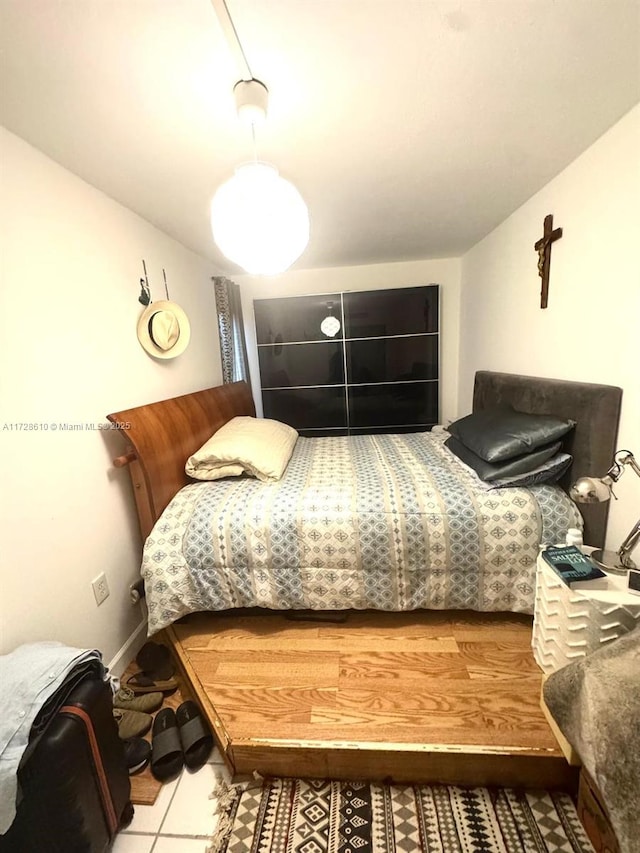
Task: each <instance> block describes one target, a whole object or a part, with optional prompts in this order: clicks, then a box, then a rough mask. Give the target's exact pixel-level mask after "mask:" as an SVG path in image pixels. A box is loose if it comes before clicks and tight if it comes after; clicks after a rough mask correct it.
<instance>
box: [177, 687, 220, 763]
mask: <svg viewBox="0 0 640 853" xmlns="http://www.w3.org/2000/svg"><path fill="white" fill-rule="evenodd" d="M176 721H177V724H178V731H179V732H180V741H181V743H182V751H183V752H184V763H185V764H186V766H187V767H188V768H189V770H199V769H200V767H202V766H203V764H206V761H207V758H209V755H210V754H211V750H212V749H213V737H212V735H211V732H210V731H209V729H208V728H207V726H206V724H205V721H204V720H203V718H202V715H201V713H200V710H199V708H198V706H197V705H196V703H195V702H192V701H191V700H190V699H189V700H187V701H186V702H183V703H182V705H180V707H179V708H178V710H177V711H176Z"/></svg>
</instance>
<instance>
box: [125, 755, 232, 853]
mask: <svg viewBox="0 0 640 853" xmlns="http://www.w3.org/2000/svg"><path fill="white" fill-rule="evenodd" d="M221 778H222V779H224V780H225V781H226V782H229V781H230V776H229V771H228V770H227V768H226V767H225V765H224V762H223V760H222V756H221V755H220V753H219V752H218V751H217V749H216V750H214V751H213V752H212V753H211V757H210V758H209V761H208V763H207V764H205V765H204V767H202V768H201V769H200V770H198V771H197V772H196V773H189V772H188V771H187V770H183V771H182V774H181V775H180V776H179V777H178V778H177V779H174V780H173V781H172V782H168V783H167V784H166V785H163V787H162V790H161V791H160V794H159V795H158V798H157V799H156V801H155V803H154V804H153V805H152V806H135V815H134V818H133V820H132V822H131V823H130V824H129V826H128V827H127V828H126V829H123V830H122V832H120V833H119V834H118V836H117V837H116V840H115V843H114V845H113V847H112V853H205V851H206V850H207V847H208V846H209V839H210V838H211V836H212V834H213V831H214V829H215V827H216V824H217V821H218V816H217V815H214V808H215V802H214V800H212V799H211V793H212V791H213V790H214V788H215V787H216V785H217V784H218V782H219V780H220V779H221Z"/></svg>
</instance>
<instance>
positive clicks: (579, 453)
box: [473, 370, 622, 547]
mask: <svg viewBox="0 0 640 853" xmlns="http://www.w3.org/2000/svg"><path fill="white" fill-rule="evenodd" d="M621 401H622V389H621V388H616V387H614V386H613V385H595V384H591V383H588V382H570V381H567V380H564V379H542V378H540V377H537V376H519V375H518V374H512V373H493V372H492V371H489V370H479V371H478V372H477V373H476V378H475V383H474V387H473V411H474V412H475V411H478V410H480V409H487V408H490V407H491V406H499V405H506V404H508V405H510V406H513V408H514V409H517V410H518V411H520V412H528V413H529V414H544V415H558V416H559V417H565V418H573V420H575V421H576V422H577V425H576V428H575V430H573V431H572V432H571V433H570V435H569V436H568V438H567V440H566V441H565V442H564V446H563V449H564V450H566V451H567V453H571V455H572V456H573V465H572V466H571V468H570V469H569V471H568V473H567V474H565V476H564V477H563V479H562V481H561V482H560V485H561V486H562V487H563V488H564V489H566V490H568V488H569V486H570V485H571V483H572V482H573V481H574V480H576V479H577V478H578V477H582V476H584V475H587V474H591V475H595V476H599V477H602V476H603V475H604V474H606V472H607V470H608V469H609V468H610V466H611V463H612V461H613V455H614V453H615V451H616V439H617V436H618V421H619V419H620V405H621ZM579 509H580V512H581V513H582V516H583V518H584V525H585V530H584V541H585V542H586V543H587V544H588V545H595V546H597V547H604V539H605V534H606V530H607V515H608V513H609V502H607V503H602V504H590V505H585V504H581V505H580V506H579Z"/></svg>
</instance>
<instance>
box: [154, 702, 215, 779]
mask: <svg viewBox="0 0 640 853" xmlns="http://www.w3.org/2000/svg"><path fill="white" fill-rule="evenodd" d="M212 748H213V737H212V735H211V732H210V731H209V729H208V727H207V725H206V723H205V721H204V719H203V718H202V715H201V714H200V711H199V709H198V706H197V705H196V703H195V702H192V701H191V700H188V701H186V702H183V703H182V705H180V706H179V707H178V709H177V711H175V712H174V710H173V708H163V709H162V711H159V712H158V713H157V714H156V717H155V719H154V721H153V735H152V739H151V772H152V773H153V775H154V776H155V777H156V779H158V780H160V781H161V782H165V781H167V780H169V779H172V778H174V777H175V776H177V775H178V774H179V773H180V771H181V770H182V768H183V766H186V767H188V768H189V770H198V769H199V768H200V767H202V765H203V764H205V763H206V761H207V758H208V757H209V755H210V754H211V750H212Z"/></svg>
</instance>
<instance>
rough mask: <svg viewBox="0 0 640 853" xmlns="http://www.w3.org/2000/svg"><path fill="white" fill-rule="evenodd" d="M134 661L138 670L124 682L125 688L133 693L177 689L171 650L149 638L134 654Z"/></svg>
mask: <svg viewBox="0 0 640 853" xmlns="http://www.w3.org/2000/svg"><path fill="white" fill-rule="evenodd" d="M136 663H137V664H138V666H139V667H140V672H136V673H134V674H133V675H132V676H131V677H130V678H128V679H127V682H126V686H127V688H128V689H130V690H132V691H133V692H134V693H135V694H144V693H154V692H156V691H161V692H162V693H171V692H173V691H174V690H176V689H177V687H178V682H177V681H176V679H175V678H174V675H173V673H174V667H173V661H172V660H171V652H170V651H169V649H168V648H167V647H166V646H163V645H162V644H161V643H154V642H153V641H151V640H150V641H149V642H147V643H145V644H144V646H143V647H142V648H141V649H140V651H139V652H138V654H137V655H136Z"/></svg>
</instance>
